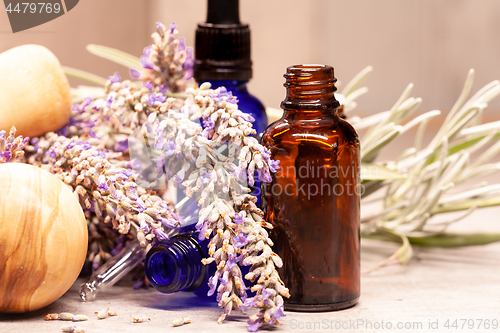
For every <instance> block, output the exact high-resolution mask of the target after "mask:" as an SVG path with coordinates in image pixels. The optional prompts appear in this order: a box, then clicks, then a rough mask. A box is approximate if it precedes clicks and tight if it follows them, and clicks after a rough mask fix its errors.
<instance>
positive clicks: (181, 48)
mask: <svg viewBox="0 0 500 333" xmlns="http://www.w3.org/2000/svg"><path fill="white" fill-rule="evenodd" d="M177 49H178V50H179V52H182V51H184V50H185V49H186V43H185V41H184V37H182V38H179V45H178V46H177Z"/></svg>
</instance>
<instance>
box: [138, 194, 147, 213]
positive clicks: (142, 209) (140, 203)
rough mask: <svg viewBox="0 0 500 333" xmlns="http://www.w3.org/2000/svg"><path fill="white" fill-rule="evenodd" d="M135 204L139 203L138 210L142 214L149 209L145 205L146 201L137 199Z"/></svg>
mask: <svg viewBox="0 0 500 333" xmlns="http://www.w3.org/2000/svg"><path fill="white" fill-rule="evenodd" d="M135 202H136V203H137V208H138V209H139V213H142V212H143V211H145V210H146V209H147V207H146V204H145V203H144V201H142V199H141V198H137V200H136V201H135Z"/></svg>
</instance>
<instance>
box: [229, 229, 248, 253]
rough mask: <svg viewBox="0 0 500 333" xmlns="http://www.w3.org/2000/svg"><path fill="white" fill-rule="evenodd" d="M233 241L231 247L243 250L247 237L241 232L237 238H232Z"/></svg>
mask: <svg viewBox="0 0 500 333" xmlns="http://www.w3.org/2000/svg"><path fill="white" fill-rule="evenodd" d="M233 240H234V244H233V245H234V246H235V247H236V248H238V249H241V248H243V247H244V246H245V245H247V243H248V240H247V236H246V235H245V234H244V233H243V232H242V231H240V233H239V234H238V235H237V236H234V238H233Z"/></svg>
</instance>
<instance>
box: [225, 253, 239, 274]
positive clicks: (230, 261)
mask: <svg viewBox="0 0 500 333" xmlns="http://www.w3.org/2000/svg"><path fill="white" fill-rule="evenodd" d="M237 262H238V259H236V254H235V253H231V254H229V259H228V260H227V261H226V266H227V268H228V269H229V270H231V269H233V267H234V266H236V264H237Z"/></svg>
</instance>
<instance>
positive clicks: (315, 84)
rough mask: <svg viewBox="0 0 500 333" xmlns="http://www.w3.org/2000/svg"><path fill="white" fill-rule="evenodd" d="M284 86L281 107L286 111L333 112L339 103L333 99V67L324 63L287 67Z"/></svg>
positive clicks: (334, 89)
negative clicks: (284, 91) (284, 93)
mask: <svg viewBox="0 0 500 333" xmlns="http://www.w3.org/2000/svg"><path fill="white" fill-rule="evenodd" d="M283 76H284V77H285V79H286V82H285V83H284V86H285V87H286V98H285V100H284V101H283V102H281V108H282V109H285V110H286V111H292V112H293V111H298V112H300V111H317V112H326V113H333V112H334V111H335V110H336V109H338V108H339V106H340V104H339V102H338V101H337V100H336V99H335V95H334V93H335V91H337V88H336V87H335V82H336V81H337V79H336V78H335V77H334V72H333V67H331V66H325V65H296V66H292V67H288V68H287V71H286V74H285V75H283Z"/></svg>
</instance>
